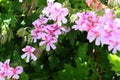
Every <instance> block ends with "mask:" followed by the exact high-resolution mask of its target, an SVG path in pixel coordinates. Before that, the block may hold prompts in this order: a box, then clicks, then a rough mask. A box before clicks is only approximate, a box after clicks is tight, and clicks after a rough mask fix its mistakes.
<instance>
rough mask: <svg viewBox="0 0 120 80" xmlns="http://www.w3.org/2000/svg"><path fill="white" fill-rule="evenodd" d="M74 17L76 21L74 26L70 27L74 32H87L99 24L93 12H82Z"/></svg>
mask: <svg viewBox="0 0 120 80" xmlns="http://www.w3.org/2000/svg"><path fill="white" fill-rule="evenodd" d="M76 15H77V16H78V20H76V21H75V23H76V25H74V26H73V27H72V28H73V29H75V30H80V31H89V30H91V29H93V28H94V27H96V26H97V25H98V23H99V17H98V16H97V15H96V14H95V13H94V12H86V13H85V12H83V13H77V14H76Z"/></svg>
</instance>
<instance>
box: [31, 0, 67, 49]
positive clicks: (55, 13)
mask: <svg viewBox="0 0 120 80" xmlns="http://www.w3.org/2000/svg"><path fill="white" fill-rule="evenodd" d="M42 13H43V14H41V15H40V18H39V19H37V20H35V21H34V22H33V23H32V24H33V25H34V27H35V29H34V30H32V31H31V35H32V38H33V41H34V42H37V40H39V39H41V40H42V41H41V42H40V43H39V46H43V45H45V46H46V51H50V49H51V48H52V49H56V46H55V43H56V42H57V39H58V36H59V35H60V34H62V33H63V32H67V31H68V30H67V29H66V28H65V27H64V26H62V24H65V23H67V19H66V18H65V17H66V16H67V15H68V9H67V8H63V7H62V4H60V3H57V2H54V0H47V7H45V8H44V9H43V11H42ZM51 20H52V21H53V23H52V24H47V23H48V21H51Z"/></svg>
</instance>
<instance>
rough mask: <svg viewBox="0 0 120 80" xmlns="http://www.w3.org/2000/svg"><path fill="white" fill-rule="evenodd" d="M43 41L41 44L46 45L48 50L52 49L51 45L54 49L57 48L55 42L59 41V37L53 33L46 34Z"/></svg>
mask: <svg viewBox="0 0 120 80" xmlns="http://www.w3.org/2000/svg"><path fill="white" fill-rule="evenodd" d="M42 40H43V41H41V42H40V43H39V45H40V46H42V45H46V51H50V47H51V48H52V49H56V46H55V44H54V43H56V42H57V39H56V38H55V37H53V36H51V35H45V36H44V37H43V38H42Z"/></svg>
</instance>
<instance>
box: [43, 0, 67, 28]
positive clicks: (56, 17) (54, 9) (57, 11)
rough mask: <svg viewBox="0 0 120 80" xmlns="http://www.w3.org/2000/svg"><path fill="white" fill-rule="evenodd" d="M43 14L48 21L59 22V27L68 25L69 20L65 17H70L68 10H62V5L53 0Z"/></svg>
mask: <svg viewBox="0 0 120 80" xmlns="http://www.w3.org/2000/svg"><path fill="white" fill-rule="evenodd" d="M42 12H43V14H45V15H46V16H47V17H48V20H53V21H54V22H57V24H58V25H59V26H61V25H62V23H64V24H65V23H67V19H66V18H65V17H66V16H67V15H68V9H67V8H62V4H60V3H57V2H55V3H54V1H53V0H52V1H50V0H49V1H48V6H47V7H45V8H44V9H43V11H42Z"/></svg>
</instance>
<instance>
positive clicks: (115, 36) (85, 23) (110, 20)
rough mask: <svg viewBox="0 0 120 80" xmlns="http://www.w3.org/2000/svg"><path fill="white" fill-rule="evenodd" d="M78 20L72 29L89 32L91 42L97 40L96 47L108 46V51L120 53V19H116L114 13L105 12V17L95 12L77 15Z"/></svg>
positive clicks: (107, 10)
mask: <svg viewBox="0 0 120 80" xmlns="http://www.w3.org/2000/svg"><path fill="white" fill-rule="evenodd" d="M76 15H77V16H78V20H76V22H75V23H76V25H74V26H73V27H72V28H73V29H74V30H80V31H87V32H88V34H87V39H88V40H89V42H93V41H94V40H95V44H96V45H100V44H101V45H108V50H109V51H111V50H112V52H113V53H116V52H117V51H120V37H119V36H120V19H119V18H115V17H114V11H113V10H110V9H106V10H105V14H104V15H103V16H98V15H96V14H95V13H94V12H86V13H85V12H84V13H77V14H76Z"/></svg>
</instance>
